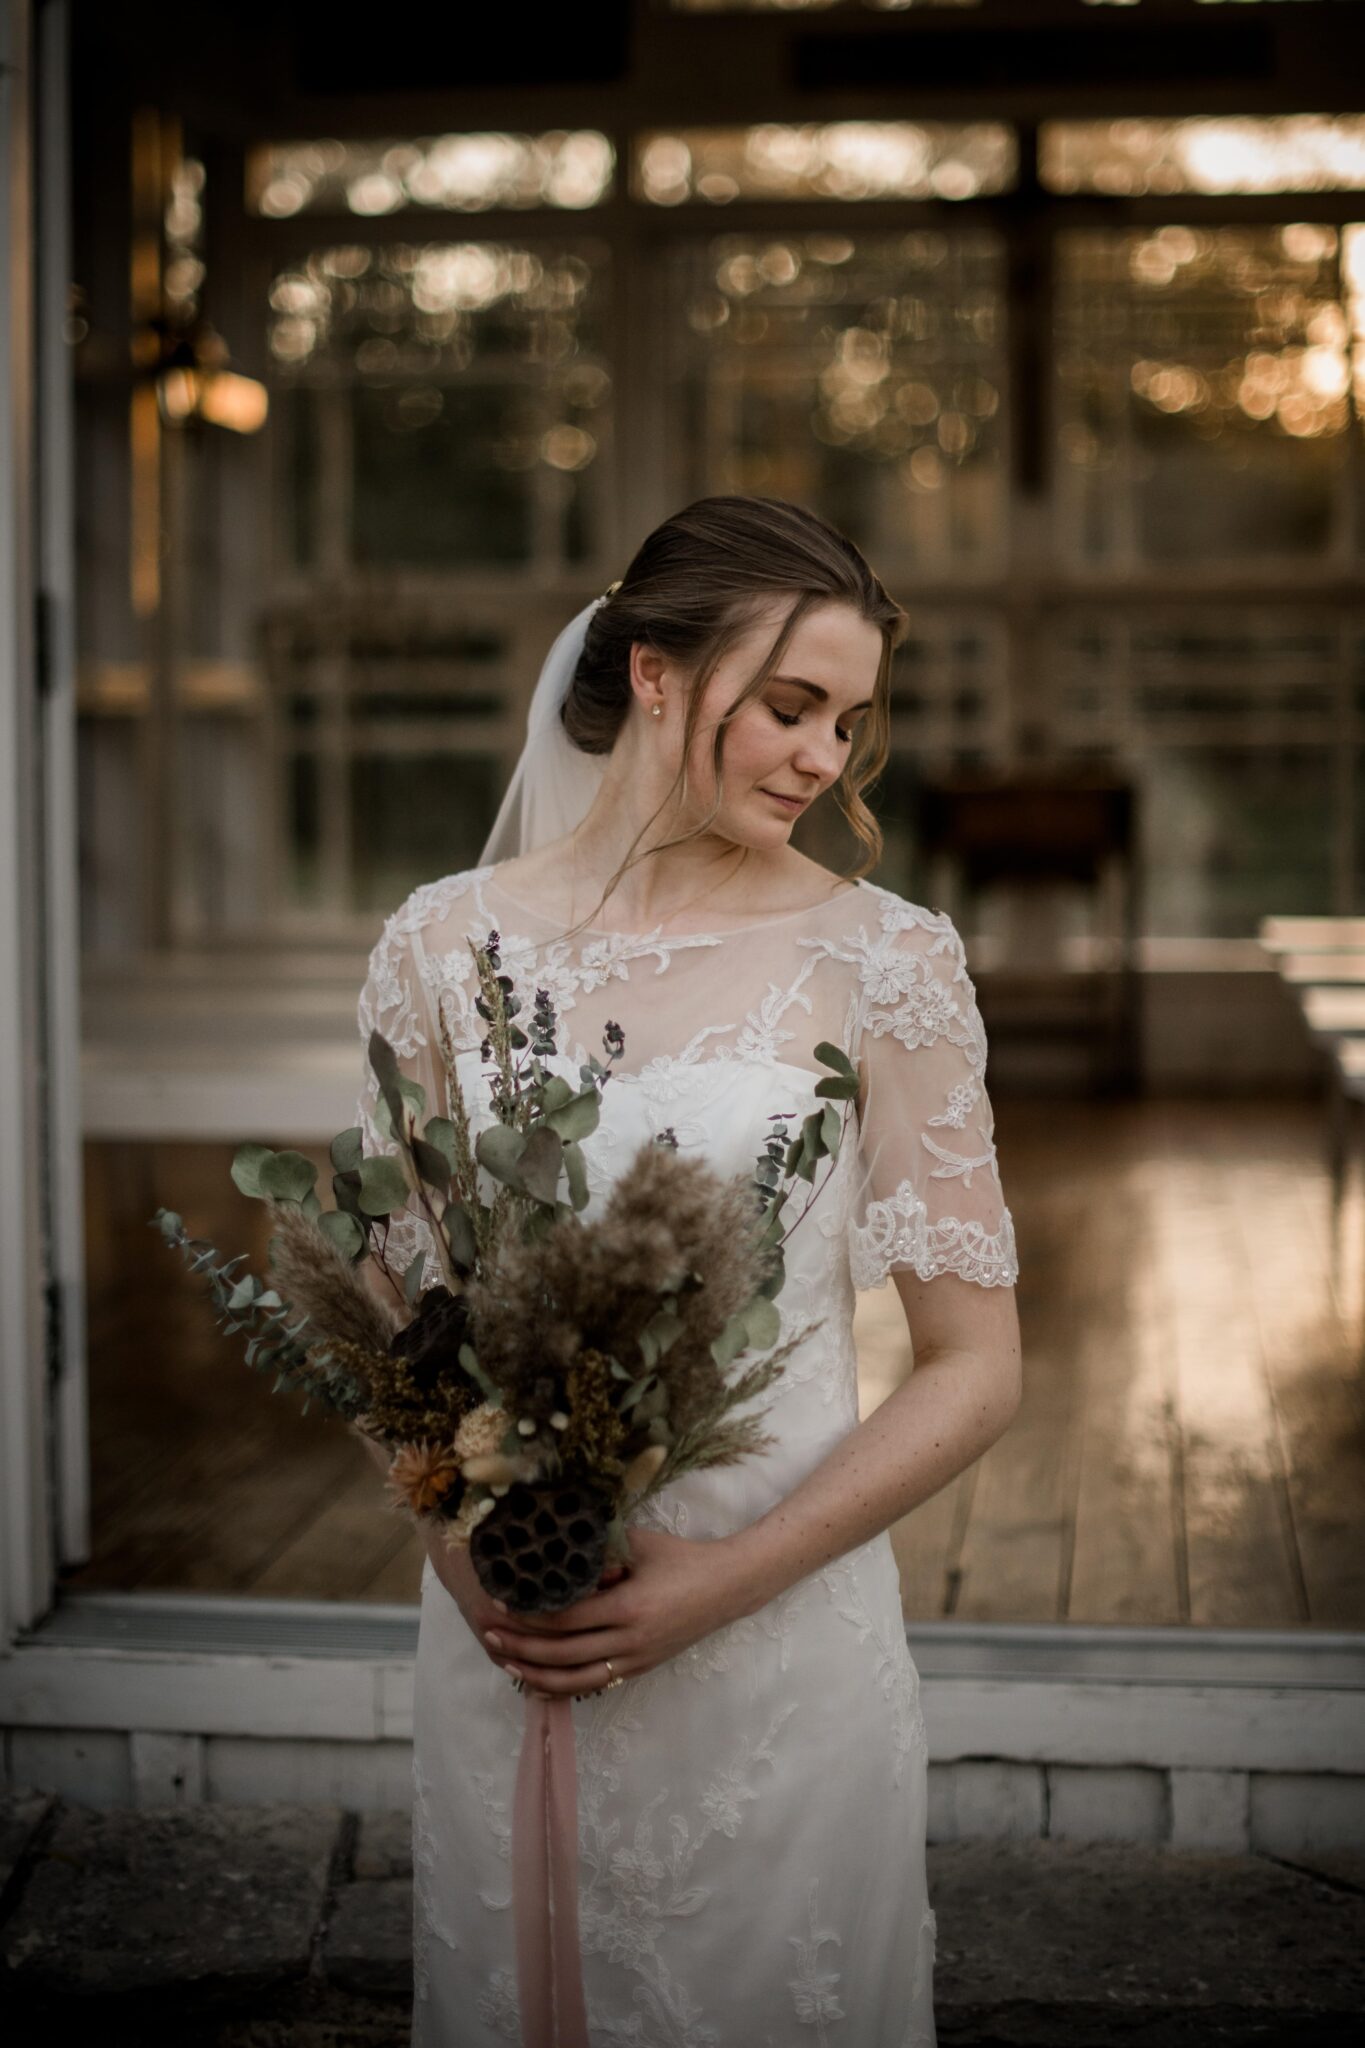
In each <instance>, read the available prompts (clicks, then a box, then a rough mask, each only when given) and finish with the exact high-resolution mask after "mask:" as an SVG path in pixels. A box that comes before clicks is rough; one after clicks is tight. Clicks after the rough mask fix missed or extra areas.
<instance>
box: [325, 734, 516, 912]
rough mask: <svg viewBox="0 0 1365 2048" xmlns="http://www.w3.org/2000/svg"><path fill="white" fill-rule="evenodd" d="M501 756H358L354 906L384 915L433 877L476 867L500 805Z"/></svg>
mask: <svg viewBox="0 0 1365 2048" xmlns="http://www.w3.org/2000/svg"><path fill="white" fill-rule="evenodd" d="M500 769H501V763H500V762H499V760H498V758H497V757H496V755H492V754H486V753H480V752H474V751H471V750H469V749H465V750H464V751H461V752H455V751H451V752H449V753H444V754H423V755H421V756H413V755H399V754H357V755H356V756H355V758H354V759H353V760H352V762H351V843H350V849H349V851H350V869H351V907H352V909H354V910H356V911H372V912H379V913H381V914H382V913H384V912H386V911H388V910H391V909H392V908H393V906H394V904H395V903H401V902H402V900H403V898H404V897H405V896H406V895H407V894H408V892H409V890H411V889H414V888H416V886H417V884H418V883H419V882H429V881H431V880H432V878H433V877H434V876H438V875H450V874H454V873H456V872H457V871H458V870H459V869H461V868H465V867H473V866H474V865H475V863H476V862H477V860H478V857H479V853H480V851H481V849H482V847H483V843H484V840H485V839H486V838H487V836H488V833H489V831H490V830H491V828H492V824H493V819H494V816H495V815H496V812H497V807H498V802H499V798H500V781H499V775H500Z"/></svg>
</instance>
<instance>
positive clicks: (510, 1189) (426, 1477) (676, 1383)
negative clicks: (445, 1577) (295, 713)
mask: <svg viewBox="0 0 1365 2048" xmlns="http://www.w3.org/2000/svg"><path fill="white" fill-rule="evenodd" d="M469 945H470V948H471V951H472V953H473V956H474V960H475V965H476V970H477V975H478V981H479V995H478V997H477V998H476V1007H477V1009H478V1013H479V1015H480V1016H481V1017H483V1018H484V1019H485V1021H486V1022H487V1025H488V1036H487V1038H486V1039H485V1040H484V1042H483V1046H482V1056H483V1061H484V1064H485V1066H488V1067H491V1069H492V1077H491V1081H490V1101H491V1105H492V1108H493V1112H494V1118H495V1120H494V1121H493V1122H492V1123H491V1124H490V1125H489V1126H488V1127H487V1128H486V1129H484V1130H482V1131H480V1132H479V1134H478V1136H477V1138H473V1137H472V1136H471V1127H470V1120H469V1114H468V1109H467V1106H466V1103H465V1099H464V1094H463V1090H462V1088H461V1085H460V1080H459V1075H458V1072H457V1069H456V1062H455V1054H454V1050H453V1048H452V1046H451V1044H450V1041H449V1037H448V1034H447V1033H446V1030H445V1027H444V1020H442V1029H441V1050H442V1054H443V1061H444V1067H445V1074H446V1081H447V1095H448V1099H449V1102H450V1106H451V1110H452V1114H451V1116H449V1117H442V1116H433V1117H430V1118H427V1119H426V1121H425V1124H424V1125H423V1127H422V1129H421V1132H420V1135H419V1129H418V1125H419V1120H420V1119H422V1118H423V1117H424V1116H425V1112H426V1107H427V1105H426V1097H425V1091H424V1090H423V1088H422V1087H421V1085H420V1084H419V1083H418V1082H416V1081H414V1080H412V1079H410V1078H409V1077H408V1076H406V1075H404V1074H402V1073H401V1072H400V1071H399V1067H398V1062H397V1058H396V1056H395V1054H394V1051H393V1048H392V1046H391V1045H390V1044H389V1043H388V1041H387V1040H386V1039H385V1038H384V1037H383V1036H382V1035H381V1033H379V1032H378V1031H374V1032H372V1033H371V1036H370V1041H369V1048H368V1052H369V1060H370V1065H371V1068H372V1071H373V1073H374V1075H375V1079H376V1081H377V1083H378V1093H379V1101H378V1104H377V1108H376V1117H375V1123H376V1128H377V1129H378V1130H379V1133H380V1135H381V1137H385V1138H389V1139H391V1140H392V1141H393V1143H394V1145H395V1148H396V1150H395V1152H394V1153H393V1154H388V1153H384V1154H379V1155H374V1156H368V1157H367V1156H365V1155H364V1153H363V1147H362V1139H361V1132H360V1130H359V1128H358V1127H355V1128H352V1129H350V1130H347V1131H343V1132H342V1133H341V1134H340V1135H339V1136H338V1137H336V1138H334V1139H333V1140H332V1143H331V1147H330V1156H331V1162H332V1166H333V1168H334V1173H333V1178H332V1189H333V1194H334V1197H335V1201H336V1207H335V1208H333V1209H324V1207H323V1206H322V1204H321V1202H320V1201H319V1199H318V1196H317V1194H316V1193H315V1191H314V1181H315V1180H316V1169H315V1168H314V1166H313V1164H312V1162H311V1161H309V1160H307V1159H305V1158H304V1157H303V1155H302V1154H300V1153H298V1152H291V1151H284V1152H275V1151H272V1150H270V1148H269V1147H267V1146H264V1145H257V1144H247V1145H243V1146H241V1147H239V1149H238V1151H237V1153H236V1155H235V1157H234V1160H233V1165H232V1177H233V1180H234V1181H235V1183H236V1185H237V1186H238V1187H239V1188H240V1189H241V1190H242V1191H243V1193H245V1194H248V1195H252V1196H255V1197H259V1198H260V1199H261V1200H263V1201H264V1202H265V1203H266V1204H267V1206H268V1208H269V1210H270V1213H271V1217H272V1221H273V1223H274V1225H275V1235H274V1236H273V1237H272V1238H271V1240H270V1254H269V1281H268V1283H267V1282H263V1281H262V1280H260V1279H259V1278H258V1277H257V1276H255V1275H254V1274H250V1273H248V1274H242V1275H237V1274H235V1273H234V1271H233V1269H234V1268H235V1267H236V1266H237V1265H239V1264H240V1263H241V1261H240V1260H239V1259H234V1260H230V1261H229V1262H228V1263H227V1264H225V1265H219V1264H217V1263H216V1259H217V1254H216V1253H215V1251H214V1248H213V1247H212V1246H211V1245H207V1244H204V1243H203V1242H202V1241H200V1240H197V1239H193V1238H190V1237H188V1236H187V1235H186V1233H185V1229H184V1225H183V1223H182V1220H181V1218H180V1217H179V1216H177V1215H176V1214H175V1213H174V1212H172V1211H170V1210H167V1209H158V1211H157V1212H156V1215H155V1216H154V1217H153V1218H152V1222H153V1224H154V1225H156V1226H157V1227H159V1228H160V1230H161V1231H162V1233H163V1235H164V1236H165V1238H166V1240H167V1241H168V1242H170V1243H172V1244H176V1245H178V1246H179V1247H180V1248H181V1249H182V1251H183V1252H184V1254H185V1256H186V1258H187V1259H188V1261H189V1264H190V1266H191V1267H192V1269H193V1270H195V1271H198V1272H202V1273H204V1274H206V1276H207V1278H208V1283H209V1287H210V1290H211V1293H212V1296H213V1299H214V1302H215V1304H216V1306H217V1307H218V1309H219V1310H220V1311H221V1315H220V1323H221V1327H223V1328H224V1329H225V1330H228V1331H242V1330H246V1331H248V1332H249V1333H250V1335H249V1341H248V1343H247V1347H246V1356H247V1362H248V1363H249V1364H252V1365H254V1366H256V1367H257V1368H258V1369H273V1370H274V1373H275V1382H274V1384H275V1387H276V1389H277V1390H278V1389H279V1388H281V1387H298V1388H300V1389H301V1390H302V1391H303V1392H304V1394H305V1397H306V1400H305V1406H307V1404H308V1403H309V1402H311V1401H312V1400H313V1399H317V1400H319V1401H321V1402H322V1403H323V1404H324V1405H325V1406H327V1407H329V1408H331V1409H332V1410H334V1411H335V1412H337V1413H339V1414H340V1415H342V1416H344V1417H345V1418H346V1420H347V1421H348V1422H349V1423H350V1424H351V1426H352V1427H354V1428H355V1429H356V1430H358V1431H359V1432H361V1433H363V1434H364V1435H366V1436H368V1437H370V1438H373V1439H374V1440H376V1441H378V1442H379V1443H380V1444H382V1445H383V1446H384V1447H385V1448H386V1450H387V1451H388V1453H389V1457H390V1466H389V1483H390V1486H391V1488H392V1491H393V1495H394V1500H395V1505H396V1506H397V1507H398V1508H399V1509H400V1511H403V1512H406V1513H408V1514H409V1515H411V1516H412V1517H413V1518H414V1519H415V1520H418V1521H425V1520H429V1519H435V1520H436V1521H437V1522H438V1523H439V1524H440V1525H441V1526H442V1527H443V1529H444V1533H445V1537H446V1540H447V1541H448V1542H449V1543H451V1544H457V1545H458V1544H468V1545H469V1548H470V1553H471V1557H472V1560H473V1562H474V1565H475V1569H476V1571H477V1572H478V1575H479V1578H480V1580H481V1582H482V1583H483V1585H484V1586H485V1588H486V1589H487V1590H488V1592H489V1593H490V1594H491V1595H493V1596H494V1597H496V1598H499V1599H502V1600H503V1601H505V1602H506V1604H507V1606H508V1607H509V1608H510V1609H511V1610H513V1611H514V1612H522V1613H525V1612H530V1611H540V1612H548V1611H554V1610H556V1609H558V1608H562V1607H565V1606H567V1605H569V1604H570V1603H571V1602H572V1601H574V1600H576V1599H578V1598H580V1597H581V1596H582V1595H583V1594H585V1593H587V1592H590V1591H591V1590H592V1589H593V1587H594V1586H596V1585H597V1583H598V1581H599V1579H600V1577H601V1574H602V1571H603V1569H604V1567H605V1566H606V1565H607V1564H609V1563H612V1564H620V1563H624V1562H625V1561H626V1560H627V1559H628V1557H629V1546H628V1542H627V1539H626V1535H625V1525H626V1521H627V1518H628V1517H629V1516H630V1515H631V1514H632V1513H633V1512H634V1511H636V1510H637V1509H638V1508H639V1507H640V1506H641V1505H642V1503H643V1502H644V1501H646V1500H647V1499H648V1498H649V1497H650V1495H651V1494H653V1493H655V1492H657V1491H658V1490H659V1489H660V1488H662V1487H664V1486H666V1485H668V1484H669V1483H670V1482H671V1481H672V1480H674V1479H676V1478H678V1477H679V1476H680V1475H681V1474H683V1473H684V1472H688V1471H695V1470H697V1469H699V1468H701V1467H704V1466H713V1465H722V1464H729V1463H733V1462H735V1461H736V1460H738V1459H740V1458H743V1457H746V1456H748V1455H750V1454H751V1453H755V1452H758V1451H761V1450H762V1449H763V1448H764V1447H765V1446H766V1445H767V1444H768V1443H770V1442H771V1441H772V1439H771V1437H770V1436H768V1435H766V1434H765V1433H764V1432H763V1431H762V1429H761V1428H760V1424H761V1422H762V1419H763V1413H766V1411H761V1412H758V1413H752V1412H750V1413H744V1414H740V1413H737V1412H736V1411H738V1410H740V1409H747V1408H748V1407H749V1404H751V1403H752V1402H753V1401H755V1400H756V1399H757V1398H758V1397H759V1396H760V1395H761V1394H763V1393H764V1392H766V1391H767V1390H768V1389H769V1388H770V1387H771V1386H772V1385H773V1383H774V1382H775V1381H776V1379H777V1378H778V1377H779V1375H780V1373H781V1372H782V1370H783V1366H784V1363H785V1360H786V1358H787V1357H788V1355H789V1354H790V1352H791V1351H792V1350H793V1349H794V1348H795V1347H796V1346H797V1345H798V1344H800V1343H802V1342H803V1341H804V1340H805V1339H806V1338H807V1337H809V1336H811V1335H812V1334H814V1332H815V1331H816V1330H818V1329H819V1328H820V1327H821V1323H819V1322H816V1323H811V1324H808V1325H807V1326H806V1327H805V1328H803V1329H801V1330H800V1331H798V1332H797V1333H796V1334H795V1335H793V1336H791V1337H789V1338H788V1339H787V1340H786V1341H785V1342H784V1343H782V1344H780V1345H779V1344H777V1338H778V1336H779V1334H780V1329H781V1322H780V1318H779V1315H778V1312H777V1308H776V1305H775V1301H776V1296H777V1295H778V1294H779V1293H780V1291H781V1288H782V1284H783V1279H784V1260H783V1246H784V1243H785V1239H786V1236H789V1235H790V1230H791V1229H792V1228H795V1223H793V1224H792V1225H790V1226H789V1227H788V1229H787V1230H786V1231H785V1232H784V1230H783V1228H782V1223H783V1213H782V1212H783V1210H784V1207H785V1205H786V1202H787V1200H788V1197H789V1195H790V1193H791V1192H792V1189H793V1186H794V1184H795V1182H796V1181H798V1180H803V1181H805V1182H806V1183H808V1184H809V1186H810V1188H811V1194H810V1195H809V1197H808V1199H807V1201H806V1203H805V1205H804V1207H803V1209H802V1211H801V1214H802V1215H804V1214H805V1213H806V1210H808V1209H809V1207H810V1205H811V1202H812V1201H813V1200H814V1199H815V1198H816V1194H817V1192H818V1191H817V1190H816V1189H815V1186H814V1182H815V1173H816V1167H817V1164H818V1162H819V1160H820V1159H822V1158H826V1157H827V1158H829V1159H830V1160H831V1161H833V1160H834V1159H835V1158H836V1157H837V1155H838V1149H839V1143H840V1138H841V1135H842V1131H843V1124H844V1118H843V1116H842V1115H841V1114H840V1111H839V1109H838V1108H837V1107H836V1104H838V1103H843V1104H844V1105H845V1109H846V1105H847V1104H848V1102H849V1101H851V1100H852V1099H853V1097H854V1096H856V1093H857V1086H858V1083H857V1075H856V1072H855V1070H854V1068H853V1066H852V1064H851V1063H850V1061H849V1060H848V1058H847V1056H846V1055H845V1054H844V1053H843V1052H841V1051H840V1050H839V1049H838V1047H836V1046H833V1045H831V1044H829V1043H827V1042H823V1043H821V1044H820V1045H818V1046H817V1047H816V1049H815V1050H816V1056H817V1058H818V1059H819V1060H820V1061H821V1063H822V1064H823V1065H825V1066H828V1067H829V1068H830V1070H831V1071H830V1073H829V1075H828V1076H826V1077H824V1078H822V1079H821V1080H820V1081H819V1082H818V1083H817V1084H816V1089H815V1092H816V1094H817V1096H819V1097H821V1098H823V1100H822V1103H821V1106H820V1107H819V1108H818V1109H816V1110H813V1111H811V1112H810V1114H809V1115H807V1116H806V1117H805V1119H804V1120H803V1122H802V1125H801V1128H800V1131H799V1133H798V1134H797V1136H796V1137H794V1138H792V1139H790V1140H788V1138H787V1134H786V1121H787V1119H786V1116H785V1115H777V1116H774V1117H773V1118H772V1119H771V1123H772V1125H773V1129H772V1131H771V1134H770V1136H769V1137H768V1139H767V1140H766V1141H765V1143H764V1145H763V1148H762V1150H761V1151H760V1154H759V1157H758V1160H757V1163H756V1167H755V1171H754V1174H753V1176H752V1177H751V1178H746V1177H743V1176H736V1177H734V1178H732V1179H724V1178H722V1177H721V1176H720V1175H718V1174H716V1173H715V1172H714V1171H712V1170H711V1169H710V1168H709V1167H708V1166H707V1165H706V1164H705V1162H704V1161H703V1160H701V1159H689V1158H683V1157H680V1156H679V1155H678V1152H677V1141H676V1138H675V1137H674V1135H673V1133H672V1131H671V1130H668V1131H665V1132H663V1133H661V1134H660V1136H659V1137H658V1138H656V1139H654V1140H653V1141H651V1142H649V1143H646V1144H643V1145H641V1146H640V1148H639V1150H638V1151H637V1153H636V1155H635V1157H634V1159H633V1160H632V1161H631V1162H630V1164H629V1165H628V1167H627V1168H626V1170H625V1172H624V1173H623V1174H622V1175H621V1176H620V1177H619V1178H618V1179H617V1180H616V1181H615V1182H614V1184H613V1186H612V1188H611V1191H610V1194H609V1196H608V1198H607V1200H606V1202H605V1204H604V1205H603V1206H602V1207H601V1209H600V1212H599V1213H597V1214H596V1215H593V1216H591V1217H584V1216H583V1214H582V1211H584V1210H585V1209H586V1208H587V1207H588V1201H589V1196H588V1184H587V1170H586V1162H585V1158H584V1153H583V1141H584V1139H586V1138H588V1137H589V1136H590V1135H591V1133H592V1132H593V1130H594V1129H595V1128H596V1126H597V1123H598V1119H599V1116H600V1113H601V1099H602V1092H603V1090H604V1089H605V1087H606V1086H607V1085H608V1083H609V1081H610V1079H611V1072H612V1062H613V1061H614V1060H616V1059H618V1058H619V1057H620V1055H621V1054H622V1052H623V1051H624V1048H625V1038H624V1034H623V1032H622V1031H621V1029H620V1027H619V1026H618V1025H615V1024H612V1023H610V1022H609V1023H608V1025H607V1027H606V1030H605V1032H604V1034H603V1051H604V1052H605V1053H606V1055H607V1057H606V1060H605V1062H603V1061H599V1060H597V1059H596V1058H591V1059H589V1060H588V1062H587V1063H586V1064H585V1065H583V1066H581V1067H580V1068H579V1083H580V1085H579V1086H578V1087H577V1088H575V1087H574V1086H573V1085H572V1084H571V1083H570V1082H569V1081H568V1080H566V1079H565V1078H564V1077H563V1075H561V1074H558V1073H555V1072H553V1071H551V1069H550V1068H549V1067H548V1065H547V1064H546V1062H547V1061H548V1060H549V1059H550V1058H552V1057H553V1056H554V1055H555V1050H556V1048H555V1029H556V1019H555V1015H554V1010H553V1006H552V1004H551V1001H550V998H549V996H548V994H547V992H546V991H545V990H544V989H538V990H537V991H536V999H535V1005H534V1010H533V1014H532V1018H531V1022H530V1031H529V1033H528V1032H527V1031H525V1030H523V1029H522V1028H521V1026H520V1025H519V1024H517V1023H516V1022H515V1021H514V1020H515V1019H516V1017H517V1015H518V1013H519V1011H520V1008H521V1005H520V1002H519V999H518V998H517V996H516V994H515V993H514V989H513V984H512V981H511V978H510V977H509V976H508V975H507V974H505V973H504V972H503V971H502V966H501V960H500V956H499V936H498V933H497V932H496V931H493V932H490V933H489V934H488V937H487V939H486V940H484V941H483V942H482V943H481V944H479V943H476V942H475V941H474V940H472V939H471V940H470V941H469ZM480 1168H483V1169H484V1172H485V1174H486V1175H487V1176H488V1178H489V1179H490V1180H491V1181H492V1182H493V1184H494V1186H493V1193H492V1199H491V1201H485V1200H484V1198H483V1194H482V1191H481V1182H480V1175H479V1169H480ZM561 1187H563V1188H564V1190H565V1192H566V1194H567V1199H563V1198H562V1197H561V1193H560V1190H561ZM412 1199H415V1202H416V1205H417V1206H418V1207H419V1208H420V1210H421V1211H422V1212H423V1213H424V1216H425V1219H426V1222H427V1225H428V1229H429V1232H430V1238H431V1243H432V1246H433V1248H434V1252H435V1256H436V1260H437V1264H438V1268H439V1274H440V1277H439V1278H438V1279H437V1280H436V1282H435V1283H434V1284H432V1285H430V1286H428V1287H426V1288H425V1289H423V1288H422V1279H423V1269H424V1263H425V1254H424V1253H421V1252H419V1254H418V1256H417V1257H416V1258H415V1259H414V1260H413V1261H412V1262H411V1264H410V1265H409V1266H408V1267H407V1270H406V1271H405V1272H403V1273H402V1274H401V1275H400V1274H398V1273H396V1272H395V1271H394V1270H393V1268H392V1267H391V1265H390V1263H389V1260H388V1257H387V1251H388V1239H389V1218H390V1217H391V1216H392V1215H394V1214H395V1212H397V1211H399V1210H402V1209H405V1208H409V1207H410V1201H411V1200H412ZM799 1221H800V1217H797V1219H796V1222H797V1223H799ZM368 1260H373V1261H374V1262H375V1265H376V1266H377V1267H378V1269H379V1270H380V1271H381V1272H382V1273H383V1274H384V1275H385V1276H386V1278H387V1280H388V1282H389V1283H390V1286H391V1289H392V1292H393V1295H394V1298H395V1304H401V1306H396V1305H391V1304H390V1303H389V1302H388V1301H386V1300H384V1299H381V1297H380V1295H379V1294H378V1293H377V1292H376V1291H374V1290H373V1289H372V1288H371V1287H370V1286H369V1285H368V1284H367V1282H366V1281H365V1279H364V1278H363V1277H362V1271H361V1269H362V1268H363V1267H364V1266H365V1264H366V1262H367V1261H368Z"/></svg>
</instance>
